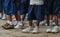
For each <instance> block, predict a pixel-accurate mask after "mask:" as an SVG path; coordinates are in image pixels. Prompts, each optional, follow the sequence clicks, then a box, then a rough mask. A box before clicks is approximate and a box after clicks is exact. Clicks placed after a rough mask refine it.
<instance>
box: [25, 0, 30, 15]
mask: <svg viewBox="0 0 60 37" xmlns="http://www.w3.org/2000/svg"><path fill="white" fill-rule="evenodd" d="M29 2H30V0H25V1H24V10H25V14H26V13H28V7H29Z"/></svg>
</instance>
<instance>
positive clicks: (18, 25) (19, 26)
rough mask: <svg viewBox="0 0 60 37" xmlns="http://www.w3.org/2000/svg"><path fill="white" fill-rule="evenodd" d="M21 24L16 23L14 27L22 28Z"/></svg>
mask: <svg viewBox="0 0 60 37" xmlns="http://www.w3.org/2000/svg"><path fill="white" fill-rule="evenodd" d="M22 26H23V24H22V23H21V22H19V23H17V24H16V26H15V27H14V28H22Z"/></svg>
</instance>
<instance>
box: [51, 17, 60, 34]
mask: <svg viewBox="0 0 60 37" xmlns="http://www.w3.org/2000/svg"><path fill="white" fill-rule="evenodd" d="M54 17H55V19H54V21H55V26H54V28H53V29H52V32H54V33H57V32H59V25H58V16H54Z"/></svg>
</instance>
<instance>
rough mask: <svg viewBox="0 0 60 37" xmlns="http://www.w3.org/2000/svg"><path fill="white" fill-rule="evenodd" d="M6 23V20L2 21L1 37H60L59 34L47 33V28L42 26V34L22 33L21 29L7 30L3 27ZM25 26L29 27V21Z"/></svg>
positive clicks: (0, 24)
mask: <svg viewBox="0 0 60 37" xmlns="http://www.w3.org/2000/svg"><path fill="white" fill-rule="evenodd" d="M5 22H6V20H0V37H60V32H59V33H56V34H55V33H46V32H45V26H40V33H38V34H32V33H22V30H21V29H10V30H5V29H3V28H2V27H1V26H2V25H3V24H4V23H5ZM25 25H28V23H27V21H26V22H25Z"/></svg>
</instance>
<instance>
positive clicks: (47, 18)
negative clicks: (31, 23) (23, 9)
mask: <svg viewBox="0 0 60 37" xmlns="http://www.w3.org/2000/svg"><path fill="white" fill-rule="evenodd" d="M45 19H46V22H47V25H48V26H49V23H50V21H49V20H52V19H53V15H46V16H45Z"/></svg>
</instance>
